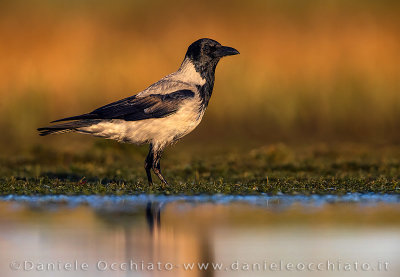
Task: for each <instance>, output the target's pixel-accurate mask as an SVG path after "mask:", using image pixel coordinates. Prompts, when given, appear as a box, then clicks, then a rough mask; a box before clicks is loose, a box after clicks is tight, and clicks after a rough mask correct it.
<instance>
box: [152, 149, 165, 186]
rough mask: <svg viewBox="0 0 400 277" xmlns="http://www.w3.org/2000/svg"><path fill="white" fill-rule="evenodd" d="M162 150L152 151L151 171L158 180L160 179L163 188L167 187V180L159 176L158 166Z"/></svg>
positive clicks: (159, 169)
mask: <svg viewBox="0 0 400 277" xmlns="http://www.w3.org/2000/svg"><path fill="white" fill-rule="evenodd" d="M162 152H163V149H162V148H160V149H157V150H154V149H153V166H152V167H153V171H154V173H155V174H156V175H157V177H158V178H160V180H161V182H163V186H164V185H165V186H168V182H167V180H165V178H164V176H162V174H161V166H160V159H161V155H162Z"/></svg>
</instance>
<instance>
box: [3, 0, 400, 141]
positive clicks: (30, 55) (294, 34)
mask: <svg viewBox="0 0 400 277" xmlns="http://www.w3.org/2000/svg"><path fill="white" fill-rule="evenodd" d="M399 27H400V3H399V2H398V1H389V0H384V1H373V0H363V1H362V0H357V1H351V3H350V1H345V0H337V1H327V0H325V1H322V0H308V1H294V0H283V1H272V0H269V1H258V0H250V1H245V2H243V1H218V2H215V1H211V0H206V1H192V2H189V1H174V2H173V3H171V2H170V1H159V0H157V1H128V0H117V1H105V0H100V1H99V0H97V1H94V0H82V1H66V0H59V1H51V0H36V1H29V2H27V1H22V0H17V1H2V2H0V37H1V43H0V96H1V99H2V101H1V102H0V131H1V133H2V136H1V138H0V142H1V143H2V147H5V146H6V147H7V149H10V148H14V149H20V148H21V147H30V146H32V145H35V144H37V143H43V141H42V140H41V139H40V138H39V137H38V136H37V133H36V130H35V129H36V128H37V127H40V126H43V125H46V124H47V123H48V122H49V121H51V120H54V119H57V118H59V117H66V116H71V115H75V114H81V113H84V112H88V111H91V110H93V109H94V108H96V107H98V106H100V105H104V104H107V103H108V102H110V101H114V100H118V99H120V98H123V97H127V96H129V95H132V94H135V93H137V92H139V91H141V90H143V89H144V88H146V87H147V86H148V85H150V84H151V83H153V82H155V81H157V80H158V79H160V78H161V77H163V76H165V75H167V74H169V73H171V72H173V71H175V70H176V69H177V68H178V67H179V65H180V63H181V61H182V59H183V57H184V54H185V51H186V49H187V47H188V45H189V44H190V43H191V42H193V41H194V40H196V39H198V38H201V37H209V38H213V39H215V40H217V41H219V42H221V43H222V44H225V45H229V46H232V47H235V48H236V49H238V50H239V51H240V52H241V55H239V56H235V57H229V58H226V59H224V60H222V61H221V62H220V64H219V66H218V68H217V73H216V84H215V88H214V94H213V97H212V99H211V102H210V106H209V109H208V111H207V113H206V116H205V118H204V121H203V123H202V124H200V126H199V128H198V129H197V130H195V131H194V132H193V133H192V134H191V135H190V136H189V138H188V140H189V141H192V142H196V141H200V140H201V141H203V142H204V141H205V142H207V143H214V142H215V143H220V142H221V141H223V139H226V138H228V139H229V140H233V141H240V142H243V141H250V140H251V141H262V142H264V143H265V142H276V141H284V142H290V141H292V142H293V141H295V142H297V141H311V142H314V141H332V140H333V141H356V142H357V141H363V142H386V143H398V142H400V35H399V34H400V32H399ZM63 140H68V141H75V142H77V143H83V144H85V143H89V144H90V143H92V142H91V140H88V139H86V138H83V136H78V135H66V136H65V138H59V137H52V138H49V139H47V138H46V142H50V143H49V145H51V142H54V141H55V142H57V143H58V145H59V142H60V141H63Z"/></svg>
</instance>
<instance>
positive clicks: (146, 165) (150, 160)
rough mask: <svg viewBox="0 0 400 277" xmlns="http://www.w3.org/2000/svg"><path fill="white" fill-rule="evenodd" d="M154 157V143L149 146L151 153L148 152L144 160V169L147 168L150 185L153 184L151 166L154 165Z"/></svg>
mask: <svg viewBox="0 0 400 277" xmlns="http://www.w3.org/2000/svg"><path fill="white" fill-rule="evenodd" d="M153 158H154V153H153V145H152V144H150V147H149V154H147V157H146V160H145V161H144V169H145V170H146V174H147V181H148V182H149V185H150V186H152V185H153V180H152V179H151V171H150V170H151V168H152V167H153Z"/></svg>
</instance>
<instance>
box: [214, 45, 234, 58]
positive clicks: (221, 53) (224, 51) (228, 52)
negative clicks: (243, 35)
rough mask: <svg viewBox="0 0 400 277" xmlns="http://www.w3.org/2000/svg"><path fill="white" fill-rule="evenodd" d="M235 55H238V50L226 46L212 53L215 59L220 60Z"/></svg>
mask: <svg viewBox="0 0 400 277" xmlns="http://www.w3.org/2000/svg"><path fill="white" fill-rule="evenodd" d="M237 54H240V53H239V51H238V50H236V49H235V48H232V47H228V46H221V47H220V48H218V49H217V50H215V52H214V55H215V57H217V58H222V57H225V56H232V55H237Z"/></svg>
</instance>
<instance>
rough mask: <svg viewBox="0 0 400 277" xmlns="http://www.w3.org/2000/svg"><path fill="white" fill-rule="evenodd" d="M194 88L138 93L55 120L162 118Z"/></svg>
mask: <svg viewBox="0 0 400 277" xmlns="http://www.w3.org/2000/svg"><path fill="white" fill-rule="evenodd" d="M194 95H195V94H194V92H193V91H192V90H188V89H183V90H178V91H175V92H172V93H168V94H150V95H148V96H143V97H140V96H139V97H138V96H136V95H134V96H131V97H128V98H125V99H122V100H119V101H116V102H113V103H111V104H108V105H105V106H103V107H100V108H98V109H96V110H94V111H92V112H91V113H87V114H82V115H78V116H72V117H67V118H63V119H59V120H55V121H53V122H59V121H68V120H82V119H124V120H127V121H136V120H142V119H148V118H161V117H165V116H168V115H170V114H173V113H175V112H176V111H177V110H178V109H179V104H180V102H181V101H182V100H185V99H188V98H192V97H194Z"/></svg>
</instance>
